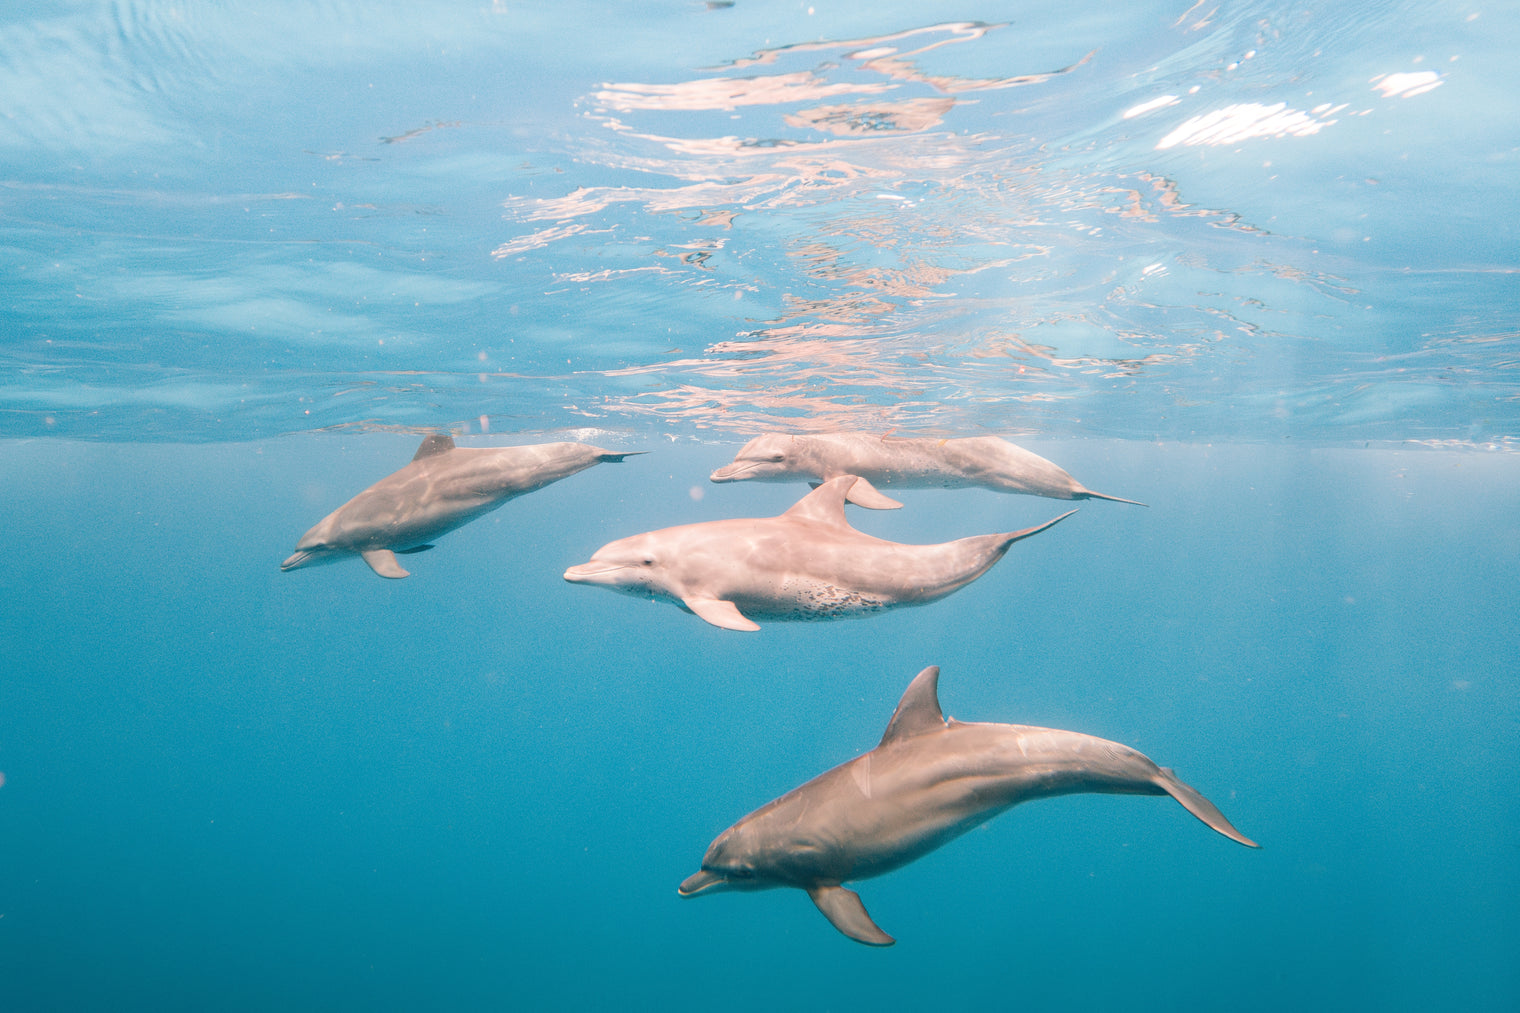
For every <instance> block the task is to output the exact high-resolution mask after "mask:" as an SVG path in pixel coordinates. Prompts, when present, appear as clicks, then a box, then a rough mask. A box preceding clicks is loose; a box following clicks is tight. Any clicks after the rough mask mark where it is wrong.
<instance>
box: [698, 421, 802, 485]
mask: <svg viewBox="0 0 1520 1013" xmlns="http://www.w3.org/2000/svg"><path fill="white" fill-rule="evenodd" d="M796 443H797V441H796V440H795V439H794V438H793V437H791V436H787V435H785V434H782V433H766V434H765V435H764V436H757V437H755V438H754V439H753V440H750V441H749V442H748V443H746V444H745V445H744V447H743V449H741V450H740V451H739V453H737V454H735V455H734V460H733V463H732V464H727V465H724V466H723V467H721V468H719V469H718V470H717V471H715V472H713V473H712V475H711V476H710V477H711V480H712V481H714V482H743V481H745V480H746V479H749V480H758V481H762V482H763V481H765V480H766V479H779V478H788V477H790V476H792V475H795V474H796V473H797V463H798V462H797V460H796V458H797V454H796Z"/></svg>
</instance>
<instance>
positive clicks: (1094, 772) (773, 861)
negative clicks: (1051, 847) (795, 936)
mask: <svg viewBox="0 0 1520 1013" xmlns="http://www.w3.org/2000/svg"><path fill="white" fill-rule="evenodd" d="M938 684H939V668H938V667H937V666H931V667H929V668H926V669H924V670H923V671H922V672H920V673H918V675H917V677H915V678H914V680H913V681H912V682H911V683H910V684H909V685H908V689H907V692H905V693H904V694H903V696H902V701H901V702H900V703H899V704H898V705H897V710H896V711H895V712H893V714H892V719H891V720H890V721H889V722H888V723H887V730H886V732H885V734H883V735H882V737H881V742H880V743H879V744H878V745H877V746H876V748H875V749H873V750H871V751H870V752H869V753H866V754H864V755H863V756H858V757H856V758H855V759H853V760H850V761H849V762H847V763H843V764H841V765H839V766H837V767H835V768H833V769H832V770H830V771H827V772H826V773H823V774H820V775H819V776H818V777H815V778H813V780H811V781H809V782H807V783H806V784H804V785H802V786H801V787H800V788H794V789H793V790H792V791H789V792H787V793H786V794H785V795H782V796H781V797H780V798H778V799H775V800H774V801H771V802H768V803H766V804H765V805H763V806H761V807H760V808H759V809H756V810H755V811H754V812H752V813H750V814H749V815H748V816H745V817H744V818H743V819H741V820H740V821H739V822H738V823H735V824H734V825H733V826H731V827H729V828H728V829H727V830H725V831H723V833H721V834H719V835H718V837H717V839H716V840H714V841H713V842H712V845H711V846H710V847H708V849H707V854H706V855H704V856H703V858H702V868H701V870H700V871H698V872H696V873H694V874H692V875H691V876H689V877H687V879H686V881H685V882H683V883H682V884H681V886H680V889H679V891H678V892H679V893H680V895H681V896H682V897H695V896H697V895H698V894H704V893H716V892H719V891H722V890H764V889H768V888H770V887H777V886H791V887H797V888H798V889H801V890H806V891H807V894H808V896H809V897H811V898H812V900H813V903H814V904H816V905H817V906H818V910H819V911H821V912H823V915H824V917H826V918H827V919H828V920H829V921H830V922H831V923H832V924H833V926H834V927H835V928H836V929H838V930H839V931H840V932H842V933H844V934H845V935H846V936H849V937H850V938H851V939H854V940H857V941H858V942H862V943H867V944H869V945H871V946H890V945H892V943H893V942H894V941H895V940H893V938H892V937H891V936H889V935H887V934H886V933H885V932H883V931H882V930H881V929H880V928H878V927H877V925H876V923H875V922H873V921H872V920H871V916H870V915H869V914H867V913H866V909H865V905H864V904H862V903H861V900H860V896H859V895H858V894H856V893H855V892H854V891H852V890H849V889H846V888H845V887H844V886H843V885H842V884H844V883H846V882H850V881H854V880H861V879H868V878H870V877H872V876H880V875H882V874H883V873H886V872H891V871H892V870H893V869H897V868H900V867H901V866H904V865H906V864H908V863H909V862H912V861H913V860H915V859H917V858H922V857H923V856H924V855H927V854H928V853H929V852H931V851H933V850H934V849H936V848H938V847H939V846H940V845H942V844H945V843H946V842H948V841H950V840H952V839H954V838H956V837H959V836H960V835H961V834H964V833H966V832H967V831H968V830H972V829H974V828H976V827H978V826H981V825H982V824H983V823H985V822H987V821H988V820H990V819H992V818H993V817H994V816H996V815H998V814H999V813H1001V812H1004V811H1005V810H1007V809H1010V808H1012V807H1013V806H1016V805H1018V804H1019V803H1020V802H1027V801H1029V800H1030V799H1036V798H1049V797H1051V796H1054V795H1071V794H1077V793H1084V792H1102V793H1106V794H1119V795H1170V796H1172V797H1173V798H1175V799H1176V800H1177V801H1178V802H1180V803H1181V804H1182V806H1183V808H1185V809H1186V810H1187V811H1188V812H1190V813H1192V814H1193V815H1194V816H1196V817H1198V819H1200V820H1202V821H1203V822H1204V823H1205V824H1207V825H1208V826H1209V828H1210V829H1212V830H1214V831H1216V832H1217V833H1220V834H1223V835H1224V836H1225V837H1228V838H1229V839H1230V840H1232V841H1236V842H1238V843H1240V844H1244V845H1245V846H1247V847H1250V848H1254V847H1257V844H1256V842H1255V841H1253V840H1251V839H1250V838H1248V837H1246V836H1245V835H1244V834H1242V833H1241V832H1240V831H1238V830H1236V829H1235V827H1234V826H1232V825H1231V824H1230V821H1229V820H1227V819H1225V817H1224V815H1223V814H1222V813H1221V812H1220V811H1219V810H1218V809H1217V808H1215V806H1214V804H1213V803H1212V802H1210V801H1209V800H1208V799H1206V798H1204V797H1203V796H1202V795H1200V794H1199V793H1198V792H1197V791H1195V790H1194V789H1193V788H1191V787H1189V786H1188V785H1186V784H1183V783H1182V781H1180V780H1178V778H1177V775H1175V774H1174V773H1172V772H1171V771H1170V770H1168V769H1167V768H1166V767H1158V766H1156V764H1154V763H1152V762H1151V760H1150V759H1149V758H1148V757H1146V756H1144V755H1143V754H1141V753H1139V752H1137V751H1136V750H1134V749H1131V748H1130V747H1128V746H1125V745H1121V744H1120V743H1117V742H1109V741H1108V740H1106V739H1099V738H1095V737H1093V736H1091V735H1083V734H1081V733H1079V732H1064V731H1058V730H1056V729H1053V728H1034V727H1030V726H1027V725H1003V724H987V723H972V722H964V721H955V720H953V719H952V720H949V721H947V720H945V716H944V714H943V713H942V712H941V711H940V706H939V694H938Z"/></svg>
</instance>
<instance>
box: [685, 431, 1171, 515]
mask: <svg viewBox="0 0 1520 1013" xmlns="http://www.w3.org/2000/svg"><path fill="white" fill-rule="evenodd" d="M836 475H855V476H857V477H859V478H860V479H861V480H862V481H861V482H859V483H857V484H856V486H855V488H854V489H853V490H851V492H850V502H851V503H856V504H858V505H860V506H863V507H868V508H870V509H872V510H895V509H896V508H898V507H900V506H902V504H901V503H899V502H898V501H897V500H895V499H892V498H891V497H889V496H884V495H882V494H881V493H880V492H878V491H877V490H876V488H875V486H877V485H894V486H898V487H900V488H905V489H963V488H966V487H968V486H981V487H983V488H987V489H995V490H997V491H999V492H1014V493H1026V494H1028V495H1031V496H1048V497H1050V498H1051V499H1107V500H1113V501H1114V502H1116V503H1134V504H1135V505H1136V506H1144V505H1145V504H1143V503H1137V502H1136V501H1135V500H1132V499H1120V498H1119V497H1118V496H1105V495H1104V494H1103V493H1100V492H1093V491H1092V490H1091V489H1088V488H1087V487H1085V486H1083V485H1082V484H1081V483H1080V482H1078V481H1077V480H1076V479H1074V478H1072V477H1071V476H1070V475H1068V474H1067V473H1066V472H1065V471H1063V470H1062V469H1061V468H1058V467H1057V466H1056V465H1054V464H1052V463H1051V462H1049V461H1047V460H1045V458H1043V457H1041V456H1040V455H1039V454H1035V453H1032V452H1030V451H1028V450H1025V449H1024V448H1023V447H1019V446H1015V445H1014V444H1012V443H1009V442H1008V441H1007V440H1004V439H1000V438H999V437H996V436H969V437H964V438H961V439H954V440H936V439H931V438H928V437H908V436H871V435H868V434H864V433H823V434H816V435H811V436H788V435H786V434H785V433H766V434H765V435H763V436H757V437H755V438H754V439H753V440H750V441H749V442H748V443H746V444H745V445H744V447H743V448H742V449H741V450H740V451H739V453H738V454H736V455H735V456H734V461H733V463H732V464H728V465H725V466H723V467H721V468H719V469H718V470H717V471H715V472H713V473H712V481H714V482H743V481H761V482H789V481H795V480H796V479H799V478H816V479H819V480H821V481H825V482H826V481H828V480H829V479H831V478H834V477H835V476H836Z"/></svg>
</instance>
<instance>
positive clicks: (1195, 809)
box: [1156, 767, 1261, 848]
mask: <svg viewBox="0 0 1520 1013" xmlns="http://www.w3.org/2000/svg"><path fill="white" fill-rule="evenodd" d="M1159 769H1160V773H1159V774H1158V775H1157V777H1156V785H1157V786H1158V787H1160V788H1162V789H1163V790H1164V791H1165V792H1166V793H1167V794H1168V795H1170V796H1172V798H1174V799H1176V800H1177V801H1178V802H1181V803H1182V807H1183V808H1184V809H1186V810H1187V811H1188V812H1190V813H1192V814H1193V815H1194V816H1197V817H1198V818H1199V819H1200V820H1202V821H1203V822H1204V823H1207V824H1208V825H1209V829H1211V830H1214V831H1215V832H1217V833H1220V834H1223V835H1224V836H1226V837H1228V838H1229V839H1230V840H1232V841H1235V842H1237V843H1240V844H1244V845H1245V846H1246V847H1248V848H1259V847H1261V845H1260V844H1257V843H1256V842H1255V841H1253V840H1251V839H1250V838H1249V837H1247V836H1246V835H1245V834H1243V833H1241V832H1240V831H1239V830H1236V829H1235V827H1234V826H1233V825H1232V824H1231V823H1230V821H1229V820H1227V819H1225V818H1224V813H1222V812H1220V811H1219V807H1218V806H1216V805H1214V803H1212V802H1210V801H1209V800H1208V799H1206V798H1204V797H1203V796H1202V795H1201V794H1199V793H1198V791H1197V789H1195V788H1193V787H1192V786H1190V785H1187V784H1184V783H1183V782H1182V779H1181V778H1179V777H1178V776H1177V775H1176V774H1175V773H1173V772H1172V768H1171V767H1161V768H1159Z"/></svg>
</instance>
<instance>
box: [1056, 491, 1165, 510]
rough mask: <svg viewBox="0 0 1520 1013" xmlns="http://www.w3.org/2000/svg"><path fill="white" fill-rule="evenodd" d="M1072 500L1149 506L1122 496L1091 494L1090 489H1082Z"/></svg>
mask: <svg viewBox="0 0 1520 1013" xmlns="http://www.w3.org/2000/svg"><path fill="white" fill-rule="evenodd" d="M1073 498H1074V499H1106V500H1108V501H1109V502H1110V503H1128V504H1129V505H1130V506H1143V507H1148V506H1150V504H1149V503H1142V502H1140V501H1139V500H1137V499H1125V498H1124V497H1123V496H1110V495H1108V494H1107V493H1102V492H1093V491H1092V490H1091V489H1083V490H1082V491H1081V492H1079V493H1077V495H1076V496H1075V497H1073Z"/></svg>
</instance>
